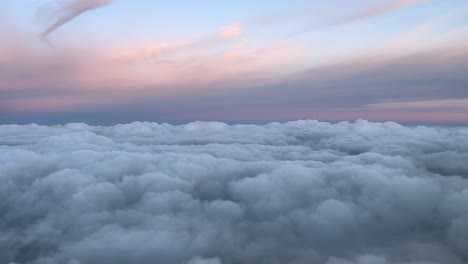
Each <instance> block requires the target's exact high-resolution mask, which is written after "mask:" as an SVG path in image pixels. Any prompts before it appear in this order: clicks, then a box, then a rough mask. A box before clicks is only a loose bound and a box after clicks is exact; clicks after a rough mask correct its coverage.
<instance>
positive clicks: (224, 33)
mask: <svg viewBox="0 0 468 264" xmlns="http://www.w3.org/2000/svg"><path fill="white" fill-rule="evenodd" d="M241 34H242V24H241V23H235V24H232V25H229V26H226V27H224V28H222V29H221V30H220V31H219V32H218V36H219V37H220V38H225V39H230V38H236V37H238V36H240V35H241Z"/></svg>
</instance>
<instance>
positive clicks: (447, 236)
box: [0, 120, 468, 264]
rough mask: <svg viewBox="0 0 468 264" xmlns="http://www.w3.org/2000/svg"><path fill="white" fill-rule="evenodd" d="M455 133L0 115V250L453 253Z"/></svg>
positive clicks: (453, 263) (229, 259) (68, 256)
mask: <svg viewBox="0 0 468 264" xmlns="http://www.w3.org/2000/svg"><path fill="white" fill-rule="evenodd" d="M467 142H468V130H467V129H466V128H430V127H412V128H410V127H403V126H401V125H399V124H396V123H392V122H388V123H371V122H367V121H364V120H358V121H356V122H354V123H349V122H342V123H338V124H330V123H322V122H318V121H312V120H304V121H296V122H288V123H284V124H280V123H270V124H267V125H262V126H260V125H233V126H230V125H227V124H224V123H218V122H208V123H205V122H194V123H189V124H185V125H181V126H172V125H169V124H157V123H140V122H135V123H131V124H120V125H116V126H112V127H103V126H96V127H95V126H89V125H86V124H82V123H75V124H67V125H64V126H39V125H35V124H31V125H26V126H19V125H2V126H0V161H1V162H0V209H1V210H0V232H1V233H2V238H1V239H0V262H2V263H10V262H15V263H21V264H44V263H46V264H49V263H50V264H55V263H57V264H58V263H82V264H88V263H116V264H127V263H128V264H130V263H142V264H146V263H148V264H149V263H154V262H155V261H157V262H161V263H167V264H172V263H174V264H176V263H177V264H180V263H187V264H202V263H203V264H219V263H223V264H231V263H247V264H249V263H252V264H253V263H284V264H293V263H294V264H302V263H304V264H305V263H317V264H350V263H353V264H367V263H372V264H376V263H384V264H390V263H393V264H395V263H397V264H410V263H411V264H416V263H418V264H422V263H425V264H428V263H450V264H461V263H466V262H467V261H468V254H467V252H468V248H467V245H468V240H467V238H468V234H467V230H468V221H467V219H468V210H467V208H466V204H467V202H468V167H467V165H466V162H465V161H466V159H467V158H468V143H467Z"/></svg>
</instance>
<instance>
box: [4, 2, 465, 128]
mask: <svg viewBox="0 0 468 264" xmlns="http://www.w3.org/2000/svg"><path fill="white" fill-rule="evenodd" d="M0 5H1V6H0V39H1V41H0V123H29V122H37V123H46V124H55V123H66V122H72V121H80V122H81V121H84V122H88V123H95V124H112V123H119V122H128V121H134V120H149V121H170V122H181V121H189V120H223V121H234V120H242V121H265V120H291V119H309V118H311V119H323V120H331V121H333V120H349V119H357V118H365V119H370V120H395V121H407V122H417V123H455V124H467V123H468V89H467V87H466V85H467V83H468V75H467V74H466V73H467V72H468V19H467V17H468V15H467V14H468V4H467V3H466V1H464V0H378V1H376V0H350V1H339V0H332V1H322V0H320V1H319V0H317V1H303V0H291V1H279V0H273V1H244V0H240V1H182V0H175V1H149V0H139V1H133V0H115V1H112V0H61V1H58V0H57V1H53V0H38V1H17V0H4V1H2V2H1V3H0Z"/></svg>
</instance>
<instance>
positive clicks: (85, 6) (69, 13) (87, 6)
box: [41, 0, 115, 42]
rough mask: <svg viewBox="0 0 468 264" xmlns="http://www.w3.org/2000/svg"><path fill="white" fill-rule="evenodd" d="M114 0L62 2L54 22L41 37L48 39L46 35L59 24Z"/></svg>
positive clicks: (72, 0) (63, 23)
mask: <svg viewBox="0 0 468 264" xmlns="http://www.w3.org/2000/svg"><path fill="white" fill-rule="evenodd" d="M114 1H115V0H70V1H68V2H64V3H63V4H62V5H61V6H60V7H59V10H58V17H57V18H56V22H54V23H53V24H52V25H50V26H49V27H47V28H46V29H45V30H44V31H43V32H42V33H41V39H43V40H44V41H46V42H47V41H48V40H47V37H48V36H49V35H50V34H51V33H53V32H54V31H55V30H57V29H58V28H60V27H61V26H63V25H65V24H67V23H68V22H70V21H72V20H73V19H75V18H77V17H78V16H80V15H81V14H83V13H85V12H88V11H91V10H94V9H96V8H100V7H103V6H106V5H109V4H112V3H113V2H114Z"/></svg>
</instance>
